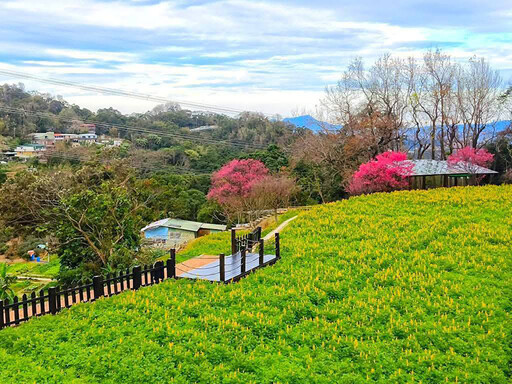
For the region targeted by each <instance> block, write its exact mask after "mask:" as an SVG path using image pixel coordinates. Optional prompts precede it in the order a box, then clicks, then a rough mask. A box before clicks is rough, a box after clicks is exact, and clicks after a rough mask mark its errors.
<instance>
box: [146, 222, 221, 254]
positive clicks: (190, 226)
mask: <svg viewBox="0 0 512 384" xmlns="http://www.w3.org/2000/svg"><path fill="white" fill-rule="evenodd" d="M225 230H226V226H225V225H221V224H209V223H199V222H197V221H189V220H181V219H163V220H159V221H155V222H154V223H151V224H149V225H147V226H146V227H144V228H142V229H141V232H142V234H143V236H144V239H146V241H147V242H148V243H150V244H155V245H160V246H162V247H178V246H180V245H183V244H185V243H186V242H188V241H190V240H193V239H195V238H197V237H201V236H204V235H208V234H210V233H216V232H222V231H225Z"/></svg>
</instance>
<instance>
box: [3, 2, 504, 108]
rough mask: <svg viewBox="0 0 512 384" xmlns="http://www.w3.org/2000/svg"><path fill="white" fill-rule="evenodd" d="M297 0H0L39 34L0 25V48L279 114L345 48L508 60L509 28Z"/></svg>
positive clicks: (342, 56)
mask: <svg viewBox="0 0 512 384" xmlns="http://www.w3.org/2000/svg"><path fill="white" fill-rule="evenodd" d="M303 3H304V4H305V5H302V6H297V5H294V4H292V3H289V4H282V3H279V2H276V1H270V0H268V1H249V0H219V1H212V2H201V3H193V5H189V4H188V2H187V1H186V0H183V1H167V2H161V3H158V4H147V3H145V2H144V1H128V2H127V1H120V0H118V1H107V2H103V1H100V0H74V1H72V2H71V1H67V0H54V1H46V2H44V1H40V0H16V1H14V0H7V1H3V2H0V17H2V19H3V20H7V21H9V20H15V21H20V22H23V21H24V20H25V19H26V20H27V22H26V23H25V24H26V25H27V26H31V27H33V28H34V29H35V30H36V29H37V28H39V30H40V32H41V35H42V36H43V37H44V38H41V39H40V40H38V39H37V37H38V36H37V33H33V31H32V30H30V31H28V32H26V36H27V37H26V41H24V42H23V41H20V39H21V38H20V36H23V32H24V30H18V29H16V31H13V35H14V37H13V38H12V40H9V35H5V36H3V41H2V42H0V50H2V51H3V52H4V56H6V55H9V54H10V55H12V56H13V59H12V61H9V63H10V64H9V65H8V66H9V67H10V68H12V69H14V70H19V71H24V72H29V73H33V74H37V75H38V76H41V77H52V78H59V77H63V78H65V79H69V80H73V81H75V80H74V79H75V78H79V79H80V82H87V84H88V85H97V86H105V87H111V88H119V89H122V90H126V91H136V92H141V93H150V94H155V95H159V96H163V97H168V98H170V99H179V98H183V99H189V100H193V101H197V102H204V103H208V104H217V105H224V106H227V107H234V108H240V109H251V110H258V109H260V110H262V111H264V112H267V113H275V112H281V113H282V114H286V113H288V112H289V111H290V110H291V109H293V108H295V107H296V106H306V105H311V104H312V103H313V104H314V103H315V102H316V101H317V100H318V97H319V96H321V95H322V90H323V88H324V86H325V85H327V84H329V83H333V82H335V81H336V80H337V79H338V77H339V74H340V73H341V72H342V70H343V68H344V66H346V64H347V63H348V61H349V60H350V59H352V58H353V57H355V56H362V57H363V58H365V59H367V60H368V61H371V60H373V59H375V58H376V57H377V56H379V55H382V54H384V53H387V52H390V51H392V52H393V53H394V54H396V55H399V56H401V57H407V56H415V57H418V58H421V56H422V55H423V52H424V48H435V47H436V45H435V44H438V43H439V42H441V43H443V42H448V43H450V44H451V45H450V48H448V52H449V53H451V54H452V55H453V57H454V58H455V59H457V60H466V59H467V58H468V57H469V56H471V55H472V54H478V55H480V56H484V57H486V58H487V59H490V61H491V63H492V64H493V65H495V66H496V67H497V68H500V69H507V68H508V69H509V68H511V67H512V65H511V62H512V47H511V44H510V43H509V41H511V40H512V38H508V39H507V38H505V37H504V36H505V35H503V36H502V37H492V36H491V37H489V36H487V37H486V38H475V36H474V35H471V34H469V33H468V32H467V30H465V29H464V28H460V27H457V28H455V27H452V26H445V27H442V28H432V27H426V26H424V25H425V23H423V21H424V20H417V25H412V24H409V25H408V26H405V25H398V24H392V23H391V22H390V21H389V20H388V19H384V18H383V19H375V18H373V19H369V18H368V19H367V20H366V19H361V18H360V17H359V18H355V17H351V15H350V13H348V11H347V12H342V11H341V12H340V9H342V10H344V9H345V8H347V7H346V6H345V5H346V3H343V2H341V1H340V2H339V3H340V4H336V5H334V4H333V5H332V6H331V5H329V6H326V4H323V6H322V5H321V4H320V3H314V4H313V3H311V4H308V3H306V2H303ZM348 8H350V7H348ZM348 8H347V9H348ZM397 12H399V11H397ZM504 12H506V11H504ZM404 17H405V15H404ZM18 24H20V23H18ZM16 28H17V27H16ZM46 33H48V34H49V35H48V36H46V35H45V34H46ZM56 36H58V37H56ZM59 38H60V40H59ZM48 41H50V42H53V41H55V43H48ZM429 42H432V43H431V44H432V46H429ZM85 47H86V48H85ZM4 67H5V65H4ZM75 75H76V76H75ZM31 85H33V87H34V88H35V89H44V90H49V91H52V92H55V93H59V94H63V95H64V96H65V97H66V98H70V100H71V101H75V102H79V101H80V102H83V103H85V104H84V105H85V106H88V107H90V108H92V109H95V108H97V107H99V106H104V105H105V104H112V105H113V106H114V107H117V108H119V109H121V110H122V111H124V112H129V111H130V110H137V111H141V108H146V109H147V108H151V107H152V104H151V103H146V102H141V101H137V100H135V101H134V100H130V99H123V98H115V97H112V96H101V97H99V96H98V95H91V94H89V93H83V92H78V91H77V92H75V91H70V90H69V89H64V88H53V89H50V88H49V87H47V86H46V85H44V86H41V84H36V83H31ZM27 86H28V82H27ZM100 103H103V104H100Z"/></svg>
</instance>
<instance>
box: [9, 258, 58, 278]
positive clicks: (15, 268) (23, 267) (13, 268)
mask: <svg viewBox="0 0 512 384" xmlns="http://www.w3.org/2000/svg"><path fill="white" fill-rule="evenodd" d="M59 268H60V262H59V258H58V257H57V256H55V255H52V256H51V257H50V262H49V263H36V262H26V263H15V264H10V265H9V267H8V268H7V273H8V274H10V275H15V276H19V275H24V276H38V277H47V278H54V277H55V276H57V274H58V273H59Z"/></svg>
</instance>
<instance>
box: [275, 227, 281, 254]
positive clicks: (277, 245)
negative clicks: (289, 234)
mask: <svg viewBox="0 0 512 384" xmlns="http://www.w3.org/2000/svg"><path fill="white" fill-rule="evenodd" d="M280 258H281V246H280V244H279V233H276V259H277V260H279V259H280Z"/></svg>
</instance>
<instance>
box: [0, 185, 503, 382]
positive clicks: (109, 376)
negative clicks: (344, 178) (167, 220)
mask: <svg viewBox="0 0 512 384" xmlns="http://www.w3.org/2000/svg"><path fill="white" fill-rule="evenodd" d="M212 244H213V242H212ZM211 246H212V247H213V245H211ZM204 249H205V250H206V249H208V248H207V246H206V245H205V246H204ZM511 249H512V187H511V186H503V187H495V186H488V187H480V188H477V187H475V188H472V187H468V188H452V189H449V190H447V189H438V190H430V191H413V192H408V191H404V192H399V193H393V194H376V195H372V196H366V197H360V198H354V199H350V200H348V201H343V202H339V203H335V204H329V205H323V206H318V207H315V208H313V209H312V210H311V211H308V212H305V213H304V214H301V215H300V216H299V217H298V218H297V219H295V220H294V221H293V222H292V223H291V224H290V225H289V226H288V227H287V228H286V229H285V230H284V231H283V232H282V260H280V261H279V262H278V263H276V264H275V265H273V266H271V267H267V268H264V269H262V270H259V271H257V272H256V273H254V274H251V275H249V276H248V277H247V278H245V279H243V280H242V281H240V282H239V283H236V284H230V285H218V284H211V283H207V282H200V281H196V282H194V281H190V280H177V281H166V282H164V283H162V284H159V285H157V286H153V287H148V288H143V289H141V290H139V291H137V292H131V291H130V292H125V293H123V294H121V295H119V296H116V297H114V298H110V299H103V300H99V301H97V302H96V303H92V304H80V305H76V306H73V307H71V308H70V309H69V310H64V311H63V312H62V313H60V314H59V315H57V316H44V317H41V318H37V319H34V320H31V321H30V322H28V323H27V324H24V325H22V326H19V327H17V328H10V329H5V330H3V331H1V332H0V382H2V383H22V382H23V383H25V382H38V383H55V382H72V383H97V382H102V383H125V382H130V383H141V382H148V383H160V382H175V383H193V382H204V383H271V382H275V383H365V382H375V383H411V382H416V383H419V382H422V383H443V382H450V383H454V382H466V383H509V382H510V379H511V377H510V374H511V371H510V363H511V361H512V359H511V358H512V351H511V345H512V344H511V343H512V315H511V310H512V305H511V302H512V300H511V299H512V292H511V289H512V261H511ZM205 252H206V251H205Z"/></svg>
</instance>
